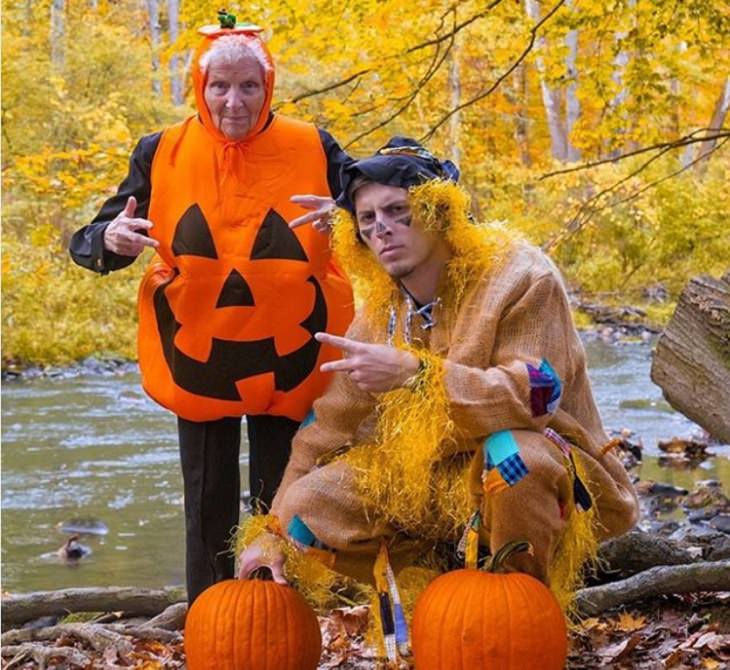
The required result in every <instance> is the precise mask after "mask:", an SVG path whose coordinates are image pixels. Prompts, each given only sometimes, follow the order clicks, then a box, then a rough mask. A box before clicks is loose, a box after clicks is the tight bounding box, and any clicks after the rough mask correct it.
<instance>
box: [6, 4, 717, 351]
mask: <svg viewBox="0 0 730 670" xmlns="http://www.w3.org/2000/svg"><path fill="white" fill-rule="evenodd" d="M179 5H180V26H179V37H178V38H177V39H176V41H174V42H173V41H171V39H170V38H169V16H168V15H167V8H168V3H158V6H159V8H160V12H161V15H160V17H159V21H158V24H159V26H160V32H159V37H160V40H159V43H157V42H156V41H155V40H153V39H152V36H151V33H150V18H149V16H148V13H147V9H146V3H140V2H138V1H137V0H115V1H114V2H112V1H111V0H96V1H95V2H66V3H64V6H65V9H64V13H63V15H62V16H60V17H59V16H58V14H56V15H54V21H55V22H56V23H54V24H53V25H52V21H51V14H52V11H51V10H52V3H51V0H38V1H37V2H34V3H4V8H3V9H4V11H3V16H2V22H3V42H2V52H3V53H2V55H3V59H2V75H3V99H2V149H3V164H2V165H3V286H2V297H3V309H2V322H3V352H2V354H3V361H4V362H5V363H7V362H8V361H16V362H21V363H28V362H35V363H55V362H62V361H68V360H72V359H75V358H79V357H83V356H85V355H88V354H90V353H93V352H99V351H108V352H110V353H116V354H123V355H126V356H133V355H134V347H133V339H134V335H133V333H134V328H135V318H136V316H135V308H134V304H135V298H136V278H137V276H138V275H139V273H140V272H141V270H142V268H141V265H142V263H141V262H138V263H136V264H135V265H134V266H132V268H129V269H126V270H124V271H121V272H119V273H116V275H115V276H111V277H103V278H102V277H98V276H95V275H93V274H92V273H90V272H88V271H85V270H82V269H80V268H77V267H75V266H74V265H73V264H72V262H71V260H70V259H69V257H68V254H67V252H66V250H65V247H66V246H67V244H68V241H69V238H70V235H71V234H72V233H73V231H74V230H76V229H78V228H79V227H80V226H82V225H84V224H85V223H87V222H89V221H90V220H91V219H92V218H93V216H94V214H95V213H96V211H97V210H98V208H99V207H100V205H101V204H102V202H103V201H104V199H105V198H106V197H108V196H109V195H110V194H111V193H113V192H114V190H115V188H116V186H117V184H118V183H119V182H120V181H121V179H122V178H123V177H124V174H125V172H126V165H127V161H128V158H129V155H130V153H131V150H132V148H133V146H134V144H135V143H136V141H137V140H138V139H139V138H140V137H141V136H142V135H145V134H148V133H151V132H155V131H157V130H160V129H161V128H163V127H165V126H166V125H168V124H170V123H172V122H174V121H176V120H178V119H181V118H183V117H185V116H187V115H188V114H190V112H191V106H190V104H189V102H188V103H187V104H183V105H177V106H176V105H173V104H172V102H171V98H170V92H171V81H170V73H169V70H168V66H169V65H170V63H171V59H172V58H173V57H178V58H179V59H180V62H181V63H182V67H183V68H185V67H189V65H186V64H187V63H189V61H188V56H189V50H190V49H191V47H193V46H194V45H195V43H196V42H197V39H198V36H197V34H196V28H197V26H199V25H201V24H205V23H212V22H215V12H216V10H217V9H218V5H214V4H212V3H210V2H204V1H203V0H186V1H185V2H180V3H179ZM227 8H228V10H229V11H232V12H233V13H234V14H236V15H237V16H238V18H239V19H240V20H250V21H253V22H255V23H258V24H259V25H261V26H263V27H264V28H265V29H266V32H265V37H266V39H267V41H268V44H269V47H270V49H271V51H272V53H273V54H274V57H275V60H276V63H277V90H276V92H275V97H274V99H275V104H276V105H278V108H277V109H278V110H279V111H281V112H282V113H286V114H290V115H294V116H296V117H298V118H301V119H305V120H310V121H312V122H314V123H316V124H317V125H319V126H321V127H324V128H327V129H328V130H329V131H330V132H332V134H333V135H334V136H335V137H337V138H338V139H339V140H340V142H341V143H342V144H343V146H345V147H346V148H347V150H348V151H350V152H351V153H353V155H362V154H364V153H370V152H372V150H373V149H374V148H376V147H377V146H379V145H380V144H381V143H383V142H384V141H385V140H386V139H387V138H388V137H390V136H391V135H394V134H403V135H408V136H411V137H415V138H419V139H424V138H425V140H426V142H427V143H428V145H429V146H430V147H431V148H432V150H433V151H434V152H436V153H437V154H439V155H442V156H446V157H450V158H452V159H454V160H456V161H457V162H458V163H459V164H460V166H461V168H462V183H463V185H464V186H465V187H466V189H467V190H468V191H469V193H470V195H471V197H472V203H473V207H474V209H475V213H476V215H477V219H478V220H481V221H491V220H501V221H505V222H506V225H509V226H514V227H516V228H517V229H519V231H520V232H522V233H523V234H524V235H525V236H527V237H528V238H530V239H532V240H533V241H535V242H536V243H539V244H546V245H549V246H550V253H551V255H552V256H553V257H554V258H555V260H556V261H557V262H558V263H559V265H560V266H561V267H562V268H563V270H564V271H565V273H566V275H567V277H568V279H569V280H570V282H571V283H572V284H573V285H574V286H575V287H576V288H579V289H581V290H583V291H585V292H590V293H600V294H603V295H609V296H611V297H612V299H614V300H626V301H635V300H636V299H637V296H639V295H640V292H641V289H642V288H643V287H645V286H647V285H649V284H654V283H656V282H661V283H663V284H664V285H665V286H666V288H667V289H668V290H669V292H670V295H671V296H672V297H674V298H676V296H677V294H678V292H679V291H680V290H681V288H682V286H683V285H684V284H685V283H686V281H687V280H688V279H689V278H690V277H691V276H693V275H694V274H697V273H700V272H709V273H714V274H719V273H721V272H723V271H724V270H725V269H726V268H727V266H728V264H729V261H728V259H730V233H728V228H729V227H728V225H727V221H728V219H729V218H730V217H729V216H728V214H730V212H729V211H728V210H729V205H728V203H729V202H730V198H729V197H728V195H729V194H728V188H729V187H728V183H730V179H728V177H729V176H730V175H728V171H729V169H730V158H729V157H728V151H727V147H726V145H725V142H726V141H727V139H728V137H727V132H726V131H725V135H723V136H722V137H720V138H719V139H718V140H717V142H716V145H715V150H714V152H713V153H712V155H711V158H710V160H709V161H705V162H703V163H699V164H697V165H692V161H693V160H695V159H696V157H697V149H698V148H699V147H701V146H702V145H701V144H688V145H686V146H679V147H678V148H674V149H672V148H664V149H663V148H659V149H657V150H654V151H651V152H647V153H638V154H637V155H635V156H633V157H632V158H630V159H627V160H621V161H618V162H614V163H610V162H609V163H606V164H603V165H600V166H597V167H595V168H592V169H589V170H581V171H577V172H572V173H566V174H560V175H557V176H553V177H550V178H542V177H543V176H544V175H545V174H546V173H548V172H550V171H554V170H560V169H565V168H569V167H571V166H572V165H574V164H575V162H580V161H584V162H590V161H596V160H602V159H607V158H610V157H617V156H618V155H619V154H622V153H627V152H635V151H637V150H639V149H641V148H642V147H647V146H650V145H652V144H654V143H667V142H672V141H676V140H678V139H680V138H682V137H686V136H688V135H689V134H690V133H693V132H696V131H698V129H701V128H707V127H708V126H709V125H710V123H711V120H712V119H713V114H715V113H716V112H717V110H718V109H720V108H721V107H722V105H720V106H719V107H718V105H719V103H720V102H721V101H722V99H723V98H722V93H723V91H725V90H726V88H727V86H728V84H727V72H728V71H730V68H729V67H728V63H729V58H728V39H727V38H728V35H730V19H729V18H728V16H727V12H725V11H724V10H723V9H722V8H721V7H720V5H719V4H718V3H715V2H713V1H712V0H688V1H687V2H683V3H640V2H637V3H629V2H621V1H619V0H615V1H614V0H612V1H610V2H605V1H604V0H582V1H581V2H580V3H578V2H570V1H568V0H563V1H561V0H554V1H553V2H550V1H549V0H543V1H538V0H525V1H523V2H507V1H506V0H502V1H500V0H494V1H492V2H489V3H484V2H479V1H478V0H464V1H463V2H459V3H453V2H450V0H424V1H423V2H420V3H417V4H414V3H412V2H410V3H409V2H404V0H361V1H360V2H357V3H341V2H335V0H308V1H307V2H304V1H303V0H286V1H285V0H271V2H267V3H243V2H231V3H228V6H227ZM528 8H530V12H528V11H527V9H528ZM59 19H60V20H61V22H60V23H58V21H59ZM59 26H60V28H59ZM571 45H572V46H571ZM523 54H524V58H523V57H522V56H523ZM188 74H189V73H188ZM156 91H159V93H158V92H156ZM185 91H186V94H187V95H188V98H189V94H190V91H189V89H188V88H186V89H185ZM548 101H552V104H553V107H552V112H551V113H549V112H550V107H549V105H548V104H547V102H548ZM726 112H727V109H726ZM551 114H552V116H551ZM556 119H557V120H556ZM728 125H729V124H728V122H727V119H726V118H724V120H721V121H720V122H719V126H722V127H724V128H727V126H728ZM556 129H557V130H558V131H561V132H562V140H560V138H558V140H560V141H562V142H563V144H564V146H563V149H566V151H567V149H570V152H572V153H570V156H567V154H566V155H563V156H558V155H556V154H557V153H559V151H558V149H559V148H560V141H558V140H556V135H555V133H556ZM561 129H562V130H561ZM558 135H560V133H558ZM566 232H567V234H566ZM654 313H655V314H656V315H657V316H659V317H661V318H666V316H667V313H668V311H667V309H666V307H660V308H655V309H654Z"/></svg>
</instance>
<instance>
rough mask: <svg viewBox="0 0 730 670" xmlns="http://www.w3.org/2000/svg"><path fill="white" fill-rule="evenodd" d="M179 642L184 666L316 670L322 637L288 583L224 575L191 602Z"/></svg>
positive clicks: (201, 669) (312, 616)
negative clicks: (181, 645) (181, 644)
mask: <svg viewBox="0 0 730 670" xmlns="http://www.w3.org/2000/svg"><path fill="white" fill-rule="evenodd" d="M184 645H185V655H186V663H187V667H188V670H316V668H317V665H318V664H319V657H320V654H321V647H322V637H321V632H320V629H319V622H318V620H317V616H316V614H315V613H314V611H313V610H312V609H311V608H310V607H309V605H307V603H306V602H305V601H304V599H303V598H302V597H301V595H299V593H297V592H296V591H295V590H294V589H292V588H291V587H289V586H282V585H280V584H276V583H274V582H270V581H266V582H265V581H260V580H238V579H229V580H226V581H223V582H219V583H217V584H215V585H213V586H211V587H210V588H208V589H206V590H205V591H204V592H203V593H202V594H200V595H199V596H198V598H197V599H196V600H195V602H194V603H193V605H192V607H191V608H190V611H189V612H188V615H187V619H186V621H185V640H184Z"/></svg>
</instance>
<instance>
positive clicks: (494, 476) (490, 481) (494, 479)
mask: <svg viewBox="0 0 730 670" xmlns="http://www.w3.org/2000/svg"><path fill="white" fill-rule="evenodd" d="M482 486H483V487H484V493H486V494H488V495H496V494H497V493H499V492H500V491H504V490H505V489H508V488H509V484H508V483H507V482H506V481H504V479H503V478H502V473H501V472H500V471H499V470H498V469H497V468H492V469H491V470H490V471H489V472H488V473H487V476H486V477H482Z"/></svg>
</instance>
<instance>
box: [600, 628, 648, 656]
mask: <svg viewBox="0 0 730 670" xmlns="http://www.w3.org/2000/svg"><path fill="white" fill-rule="evenodd" d="M641 637H642V636H641V635H639V634H638V633H634V635H630V636H629V637H627V638H626V639H625V640H623V641H621V642H616V643H615V644H612V645H609V646H608V647H604V648H603V649H599V650H598V653H599V654H600V656H602V657H603V658H604V659H605V660H606V661H607V662H609V663H617V662H619V661H620V660H621V659H623V658H625V657H626V656H628V655H629V654H630V653H631V652H632V651H633V650H634V649H635V648H636V647H637V645H638V644H639V642H641Z"/></svg>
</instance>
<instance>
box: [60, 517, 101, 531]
mask: <svg viewBox="0 0 730 670" xmlns="http://www.w3.org/2000/svg"><path fill="white" fill-rule="evenodd" d="M58 529H59V530H60V531H61V532H62V533H75V534H78V535H106V534H107V533H108V532H109V526H107V525H106V524H105V523H104V522H103V521H101V520H100V519H92V518H87V519H71V520H70V521H64V522H63V523H61V524H59V526H58Z"/></svg>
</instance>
